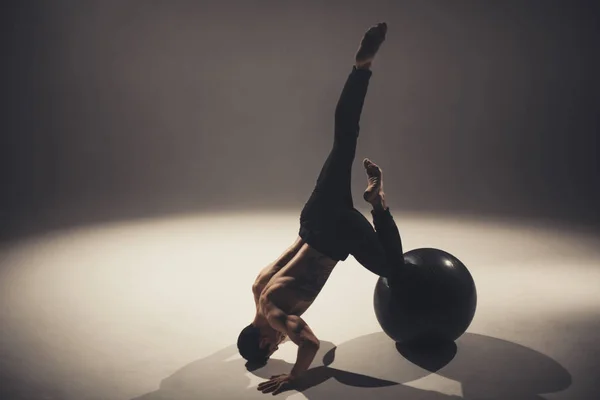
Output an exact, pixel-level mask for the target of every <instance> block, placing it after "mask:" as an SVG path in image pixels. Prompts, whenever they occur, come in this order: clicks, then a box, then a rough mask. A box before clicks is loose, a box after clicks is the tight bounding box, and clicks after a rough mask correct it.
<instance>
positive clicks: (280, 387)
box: [273, 383, 289, 396]
mask: <svg viewBox="0 0 600 400" xmlns="http://www.w3.org/2000/svg"><path fill="white" fill-rule="evenodd" d="M288 388H289V385H288V384H287V383H282V384H281V385H279V387H278V388H277V389H275V391H274V392H273V396H275V395H276V394H279V393H281V392H284V391H285V390H286V389H288Z"/></svg>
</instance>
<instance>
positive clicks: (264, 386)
mask: <svg viewBox="0 0 600 400" xmlns="http://www.w3.org/2000/svg"><path fill="white" fill-rule="evenodd" d="M276 388H277V382H273V381H267V382H263V383H261V384H259V385H258V390H260V391H261V392H263V393H269V392H271V391H273V390H275V389H276Z"/></svg>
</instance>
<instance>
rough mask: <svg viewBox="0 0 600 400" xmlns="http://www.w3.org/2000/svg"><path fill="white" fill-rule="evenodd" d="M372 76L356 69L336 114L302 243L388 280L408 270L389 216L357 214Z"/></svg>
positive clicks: (307, 212) (302, 219)
mask: <svg viewBox="0 0 600 400" xmlns="http://www.w3.org/2000/svg"><path fill="white" fill-rule="evenodd" d="M371 75H372V72H371V71H370V70H363V69H357V68H356V67H353V68H352V72H351V73H350V75H349V76H348V79H347V81H346V84H345V85H344V89H343V90H342V94H341V96H340V99H339V101H338V103H337V107H336V109H335V134H334V141H333V148H332V149H331V152H330V153H329V156H328V157H327V160H326V161H325V164H324V165H323V168H322V169H321V173H320V174H319V177H318V179H317V183H316V186H315V189H314V190H313V192H312V194H311V196H310V198H309V199H308V201H307V203H306V205H305V206H304V208H303V210H302V213H301V214H300V233H299V234H300V237H302V239H304V240H305V241H306V242H307V243H308V244H309V245H310V246H312V247H314V248H315V249H316V250H318V251H320V252H321V253H323V254H325V255H326V256H328V257H331V258H333V259H335V260H338V261H344V260H346V258H348V255H350V254H351V255H352V256H353V257H354V258H355V259H356V260H357V261H358V262H359V263H360V264H362V265H363V266H364V267H365V268H367V269H368V270H369V271H371V272H373V273H375V274H377V275H380V276H385V277H389V276H390V271H391V270H393V269H395V268H397V267H398V266H400V265H403V264H404V257H403V253H402V241H401V239H400V233H399V232H398V227H397V226H396V223H395V222H394V218H393V217H392V215H391V213H390V210H389V209H386V210H385V211H379V212H377V211H372V212H371V215H372V217H373V224H374V225H375V229H373V226H372V225H371V223H369V221H368V220H367V219H366V218H365V217H364V216H363V215H362V214H361V213H360V212H359V211H358V210H356V209H355V208H354V204H353V201H352V191H351V176H352V164H353V162H354V158H355V154H356V145H357V141H358V134H359V130H360V127H359V121H360V114H361V112H362V108H363V104H364V100H365V96H366V94H367V88H368V86H369V80H370V78H371Z"/></svg>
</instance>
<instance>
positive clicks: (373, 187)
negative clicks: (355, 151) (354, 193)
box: [363, 158, 385, 205]
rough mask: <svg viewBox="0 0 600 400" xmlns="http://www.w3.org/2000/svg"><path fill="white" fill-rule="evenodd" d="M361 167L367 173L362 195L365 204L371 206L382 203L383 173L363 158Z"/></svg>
mask: <svg viewBox="0 0 600 400" xmlns="http://www.w3.org/2000/svg"><path fill="white" fill-rule="evenodd" d="M363 166H364V167H365V170H366V171H367V182H368V185H367V189H366V190H365V192H364V193H363V198H364V199H365V201H366V202H368V203H371V204H372V205H377V204H380V203H381V202H382V201H384V197H385V194H384V193H383V171H382V170H381V168H379V166H378V165H377V164H375V163H374V162H373V161H371V160H369V159H368V158H365V159H364V160H363Z"/></svg>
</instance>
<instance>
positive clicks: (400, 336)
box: [373, 248, 477, 345]
mask: <svg viewBox="0 0 600 400" xmlns="http://www.w3.org/2000/svg"><path fill="white" fill-rule="evenodd" d="M404 262H405V265H403V266H398V267H397V269H395V270H394V271H393V273H392V274H391V275H390V276H389V277H388V278H386V277H379V279H378V280H377V284H376V285H375V295H374V302H373V303H374V304H373V305H374V308H375V315H376V316H377V321H378V322H379V325H381V328H382V329H383V331H384V332H385V333H386V334H387V335H388V336H389V337H390V338H392V339H394V340H395V341H396V342H397V343H399V344H402V345H413V344H414V345H419V344H424V345H429V344H443V343H448V342H453V341H455V340H456V339H458V338H459V337H460V336H461V335H462V334H463V333H465V331H466V330H467V328H468V327H469V325H470V324H471V321H472V320H473V316H474V315H475V309H476V307H477V290H476V288H475V282H474V281H473V277H472V276H471V273H470V272H469V270H468V269H467V267H465V265H464V264H463V263H462V262H461V261H460V260H459V259H458V258H456V257H454V256H453V255H452V254H449V253H447V252H445V251H443V250H439V249H433V248H421V249H415V250H411V251H409V252H407V253H405V254H404Z"/></svg>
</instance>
